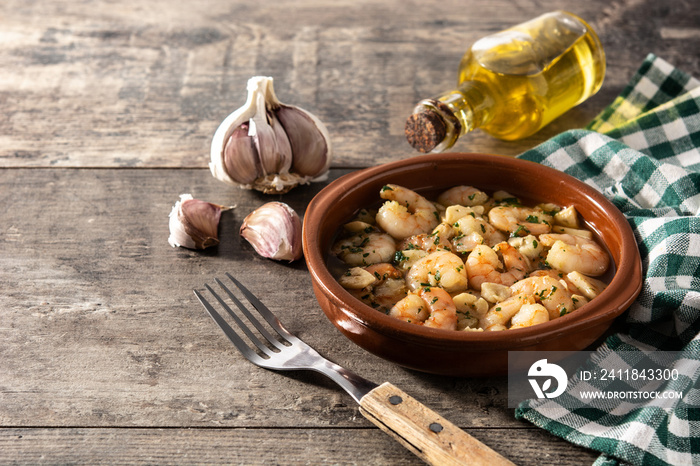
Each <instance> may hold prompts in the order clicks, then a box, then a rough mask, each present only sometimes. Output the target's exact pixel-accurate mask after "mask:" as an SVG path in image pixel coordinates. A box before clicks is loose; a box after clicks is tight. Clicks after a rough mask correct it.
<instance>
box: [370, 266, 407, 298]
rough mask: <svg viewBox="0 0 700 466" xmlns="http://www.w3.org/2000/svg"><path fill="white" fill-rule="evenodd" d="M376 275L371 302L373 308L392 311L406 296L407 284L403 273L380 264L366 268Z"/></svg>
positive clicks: (392, 267)
mask: <svg viewBox="0 0 700 466" xmlns="http://www.w3.org/2000/svg"><path fill="white" fill-rule="evenodd" d="M365 270H366V271H367V272H369V273H371V274H372V275H374V277H375V279H376V281H375V283H374V284H373V285H372V290H371V295H370V296H371V302H372V306H373V307H377V308H380V309H390V308H391V307H392V306H393V305H394V304H395V303H396V302H397V301H400V300H401V299H402V298H404V297H405V296H406V293H407V290H406V283H405V282H404V279H403V273H401V271H400V270H399V269H397V268H396V267H394V266H393V265H391V264H386V263H380V264H372V265H370V266H369V267H365Z"/></svg>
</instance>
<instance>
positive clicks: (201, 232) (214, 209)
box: [168, 194, 231, 249]
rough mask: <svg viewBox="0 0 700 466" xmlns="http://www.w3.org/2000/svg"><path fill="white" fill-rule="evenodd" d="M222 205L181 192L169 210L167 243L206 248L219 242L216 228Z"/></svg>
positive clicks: (184, 246) (175, 245)
mask: <svg viewBox="0 0 700 466" xmlns="http://www.w3.org/2000/svg"><path fill="white" fill-rule="evenodd" d="M230 208H231V207H224V206H221V205H218V204H212V203H211V202H205V201H200V200H199V199H194V198H193V197H192V195H191V194H181V195H180V200H179V201H177V202H176V203H175V205H174V206H173V208H172V210H171V211H170V220H169V222H168V226H169V229H170V236H169V237H168V243H169V244H170V245H171V246H172V247H183V248H188V249H206V248H208V247H211V246H216V245H217V244H219V237H218V229H219V220H220V218H221V212H223V211H224V210H228V209H230Z"/></svg>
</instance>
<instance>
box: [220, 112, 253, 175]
mask: <svg viewBox="0 0 700 466" xmlns="http://www.w3.org/2000/svg"><path fill="white" fill-rule="evenodd" d="M249 126H250V125H249V124H248V123H244V124H242V125H241V126H239V127H238V128H236V129H234V130H233V132H232V133H231V136H229V138H228V141H226V145H225V146H224V160H223V162H224V167H225V169H226V173H227V174H228V175H229V176H230V177H231V178H232V179H234V180H235V181H237V182H238V183H241V184H250V183H252V182H253V181H255V179H256V178H257V177H258V172H260V171H261V166H260V159H259V158H258V152H257V149H256V148H255V141H254V140H253V138H252V137H250V136H249V135H248V128H249Z"/></svg>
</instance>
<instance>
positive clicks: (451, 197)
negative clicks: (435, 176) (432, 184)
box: [437, 186, 489, 207]
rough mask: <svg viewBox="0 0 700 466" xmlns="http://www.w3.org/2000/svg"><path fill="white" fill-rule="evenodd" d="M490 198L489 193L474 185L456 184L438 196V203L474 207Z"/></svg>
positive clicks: (447, 205) (446, 205)
mask: <svg viewBox="0 0 700 466" xmlns="http://www.w3.org/2000/svg"><path fill="white" fill-rule="evenodd" d="M488 200H489V196H488V194H486V193H485V192H483V191H480V190H478V189H476V188H475V187H473V186H455V187H454V188H450V189H448V190H447V191H445V192H444V193H442V194H440V196H438V199H437V201H438V203H439V204H442V205H444V206H445V207H449V206H451V205H461V206H465V207H472V206H475V205H481V204H484V203H486V202H487V201H488Z"/></svg>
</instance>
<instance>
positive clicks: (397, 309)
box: [389, 293, 430, 324]
mask: <svg viewBox="0 0 700 466" xmlns="http://www.w3.org/2000/svg"><path fill="white" fill-rule="evenodd" d="M389 315H390V316H391V317H395V318H397V319H399V320H403V321H404V322H408V323H410V324H422V323H423V322H425V320H426V319H427V318H428V316H429V315H430V314H429V312H428V306H427V305H426V304H425V302H424V301H423V298H421V297H420V296H418V295H417V294H413V293H410V294H408V295H406V297H404V298H403V299H401V300H400V301H399V302H397V303H396V304H394V306H393V307H392V308H391V309H390V310H389Z"/></svg>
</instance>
